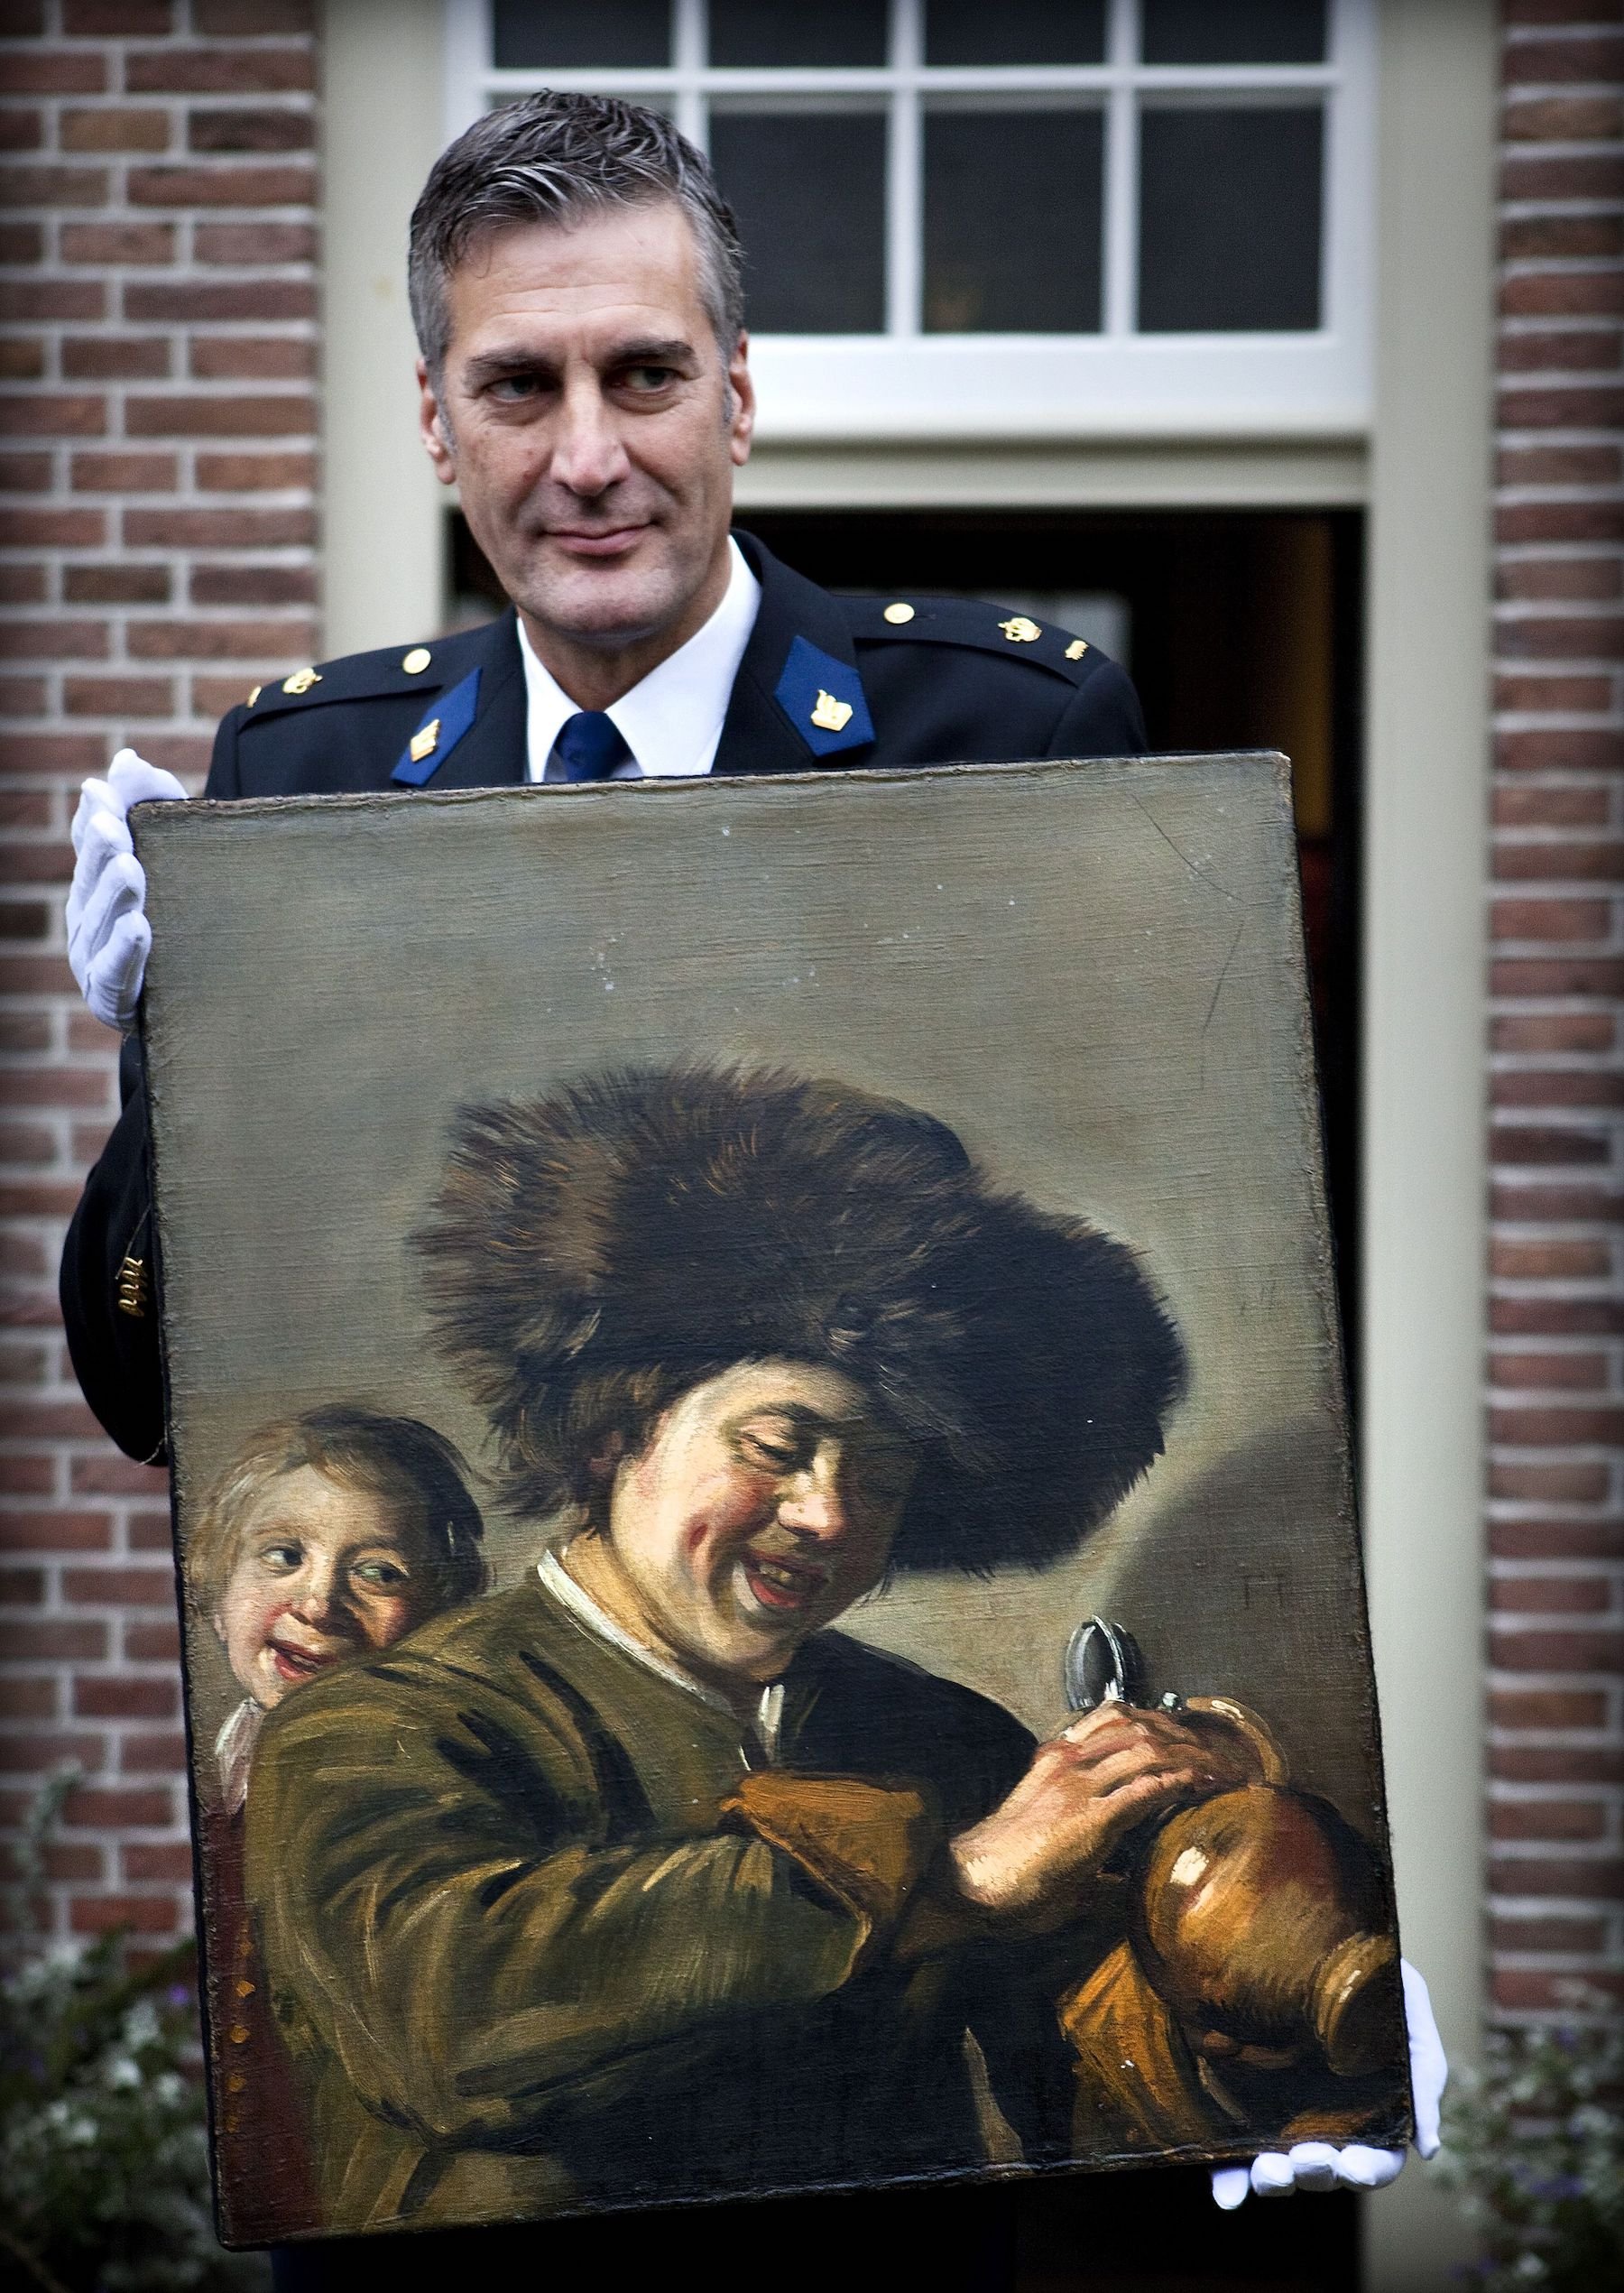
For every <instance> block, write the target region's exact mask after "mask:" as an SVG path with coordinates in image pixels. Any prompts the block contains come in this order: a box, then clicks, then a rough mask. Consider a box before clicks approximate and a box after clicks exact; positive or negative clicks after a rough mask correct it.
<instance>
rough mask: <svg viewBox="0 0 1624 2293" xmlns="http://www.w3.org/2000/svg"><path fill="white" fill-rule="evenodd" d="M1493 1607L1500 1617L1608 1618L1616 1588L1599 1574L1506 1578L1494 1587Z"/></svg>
mask: <svg viewBox="0 0 1624 2293" xmlns="http://www.w3.org/2000/svg"><path fill="white" fill-rule="evenodd" d="M1489 1604H1490V1608H1491V1609H1492V1610H1493V1611H1494V1612H1495V1613H1496V1614H1499V1615H1510V1616H1604V1615H1605V1614H1606V1613H1607V1611H1608V1609H1609V1608H1610V1606H1611V1604H1612V1587H1611V1586H1610V1584H1609V1583H1608V1580H1607V1578H1606V1577H1605V1576H1599V1575H1587V1576H1502V1577H1499V1578H1498V1579H1497V1580H1496V1581H1495V1583H1494V1584H1493V1585H1492V1586H1490V1598H1489Z"/></svg>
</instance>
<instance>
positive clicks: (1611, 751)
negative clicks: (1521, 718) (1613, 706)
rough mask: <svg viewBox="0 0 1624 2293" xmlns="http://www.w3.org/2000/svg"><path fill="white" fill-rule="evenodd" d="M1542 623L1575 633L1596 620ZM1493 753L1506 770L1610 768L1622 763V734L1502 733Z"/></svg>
mask: <svg viewBox="0 0 1624 2293" xmlns="http://www.w3.org/2000/svg"><path fill="white" fill-rule="evenodd" d="M1525 625H1531V624H1525ZM1542 625H1543V626H1545V627H1548V628H1550V629H1553V630H1555V631H1558V632H1565V633H1571V634H1573V635H1574V636H1575V637H1576V635H1577V633H1578V630H1579V628H1580V627H1581V626H1582V625H1590V626H1594V625H1595V624H1580V623H1579V621H1578V618H1577V616H1573V617H1571V618H1566V619H1564V620H1563V621H1551V622H1549V623H1546V624H1542ZM1568 649H1569V650H1571V651H1572V652H1575V653H1577V652H1587V651H1592V650H1594V648H1593V647H1592V646H1591V645H1590V644H1588V643H1576V642H1575V643H1573V644H1572V645H1571V647H1569V648H1568ZM1527 650H1529V651H1530V652H1532V651H1533V650H1535V648H1534V647H1532V646H1530V647H1529V648H1528V649H1527ZM1495 757H1496V761H1497V762H1498V763H1499V765H1500V766H1501V768H1502V770H1504V771H1506V772H1617V770H1618V768H1619V764H1620V763H1624V734H1619V733H1615V732H1592V731H1589V730H1586V729H1583V728H1579V729H1563V728H1553V729H1552V730H1550V731H1542V732H1527V733H1502V734H1501V735H1500V736H1499V739H1498V740H1497V741H1496V743H1495Z"/></svg>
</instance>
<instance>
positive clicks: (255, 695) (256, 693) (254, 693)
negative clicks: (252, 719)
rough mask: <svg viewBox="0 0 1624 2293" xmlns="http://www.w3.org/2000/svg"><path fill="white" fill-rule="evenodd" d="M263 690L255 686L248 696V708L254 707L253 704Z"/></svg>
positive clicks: (260, 686) (261, 686)
mask: <svg viewBox="0 0 1624 2293" xmlns="http://www.w3.org/2000/svg"><path fill="white" fill-rule="evenodd" d="M263 691H264V687H263V685H255V687H254V690H253V691H252V692H251V693H250V694H249V696H248V706H249V707H250V708H252V707H254V702H255V701H256V700H257V699H258V698H259V697H260V695H261V694H262V693H263Z"/></svg>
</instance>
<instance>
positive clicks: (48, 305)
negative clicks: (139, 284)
mask: <svg viewBox="0 0 1624 2293" xmlns="http://www.w3.org/2000/svg"><path fill="white" fill-rule="evenodd" d="M106 307H107V291H106V287H104V286H103V285H102V283H101V282H100V280H99V279H7V280H6V281H5V283H4V284H3V285H0V319H5V320H7V321H12V320H17V319H22V320H24V321H26V320H28V319H99V318H101V317H102V315H103V313H104V312H105V311H106Z"/></svg>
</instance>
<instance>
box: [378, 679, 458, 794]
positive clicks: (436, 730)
mask: <svg viewBox="0 0 1624 2293" xmlns="http://www.w3.org/2000/svg"><path fill="white" fill-rule="evenodd" d="M478 707H479V671H478V670H477V669H475V670H472V671H471V672H470V673H469V674H468V675H467V676H466V677H465V678H464V679H463V680H462V682H461V684H460V685H453V686H452V688H451V689H450V691H449V692H448V693H441V694H440V695H439V697H438V699H436V700H433V701H431V702H430V703H429V707H428V708H427V709H426V710H425V712H424V715H423V721H422V723H421V724H420V726H418V728H417V730H416V732H415V733H413V735H411V740H410V741H408V743H407V744H406V754H404V756H402V757H401V761H400V763H398V764H397V765H396V766H395V768H394V771H393V772H392V773H391V774H390V776H389V777H390V779H391V780H392V781H396V782H397V783H398V784H399V786H401V788H422V787H424V786H425V785H426V784H427V782H429V781H431V780H432V779H433V778H434V776H435V774H436V773H437V772H438V771H439V768H440V766H441V765H442V764H443V763H445V761H446V759H447V757H448V756H449V755H450V754H451V752H452V750H453V749H454V748H455V747H456V746H457V742H458V741H459V740H461V738H462V736H463V735H464V734H465V733H466V731H467V729H468V727H469V726H470V725H471V724H472V723H473V722H474V718H475V713H476V712H477V710H478Z"/></svg>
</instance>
